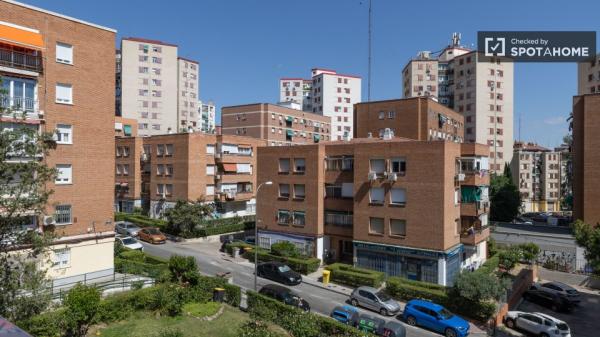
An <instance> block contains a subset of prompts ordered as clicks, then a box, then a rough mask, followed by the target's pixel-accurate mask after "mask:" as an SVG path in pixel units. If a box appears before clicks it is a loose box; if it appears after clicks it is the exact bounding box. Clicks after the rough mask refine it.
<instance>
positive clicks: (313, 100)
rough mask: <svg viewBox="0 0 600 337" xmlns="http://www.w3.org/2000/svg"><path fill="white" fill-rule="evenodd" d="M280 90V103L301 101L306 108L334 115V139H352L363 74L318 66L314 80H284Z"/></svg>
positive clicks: (309, 110)
mask: <svg viewBox="0 0 600 337" xmlns="http://www.w3.org/2000/svg"><path fill="white" fill-rule="evenodd" d="M279 90H280V91H279V101H280V102H282V103H284V104H285V103H286V102H294V103H298V104H301V105H302V110H303V111H308V112H313V113H316V114H319V115H323V116H328V117H331V139H332V140H341V139H343V138H344V137H348V139H351V138H352V135H353V131H354V130H352V128H353V124H354V113H353V109H354V104H355V103H360V102H361V78H360V77H358V76H353V75H344V74H338V73H337V72H336V71H335V70H330V69H321V68H314V69H312V71H311V79H310V80H308V79H302V78H282V79H280V80H279ZM290 107H293V105H290Z"/></svg>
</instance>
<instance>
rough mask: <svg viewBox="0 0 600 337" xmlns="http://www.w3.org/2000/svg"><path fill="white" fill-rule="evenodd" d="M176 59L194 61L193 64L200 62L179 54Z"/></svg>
mask: <svg viewBox="0 0 600 337" xmlns="http://www.w3.org/2000/svg"><path fill="white" fill-rule="evenodd" d="M177 59H179V60H184V61H188V62H191V63H195V64H200V63H198V61H196V60H192V59H189V58H185V57H181V56H179V57H177Z"/></svg>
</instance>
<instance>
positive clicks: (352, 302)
mask: <svg viewBox="0 0 600 337" xmlns="http://www.w3.org/2000/svg"><path fill="white" fill-rule="evenodd" d="M350 304H352V306H353V307H358V301H357V300H356V298H353V299H351V300H350Z"/></svg>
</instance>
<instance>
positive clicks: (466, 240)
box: [460, 226, 490, 246]
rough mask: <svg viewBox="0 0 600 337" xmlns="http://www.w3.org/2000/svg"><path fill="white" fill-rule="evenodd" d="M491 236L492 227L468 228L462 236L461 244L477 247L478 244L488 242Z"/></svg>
mask: <svg viewBox="0 0 600 337" xmlns="http://www.w3.org/2000/svg"><path fill="white" fill-rule="evenodd" d="M489 236H490V227H488V226H485V227H482V228H468V229H466V230H465V231H464V232H463V233H461V234H460V242H461V243H462V244H465V245H469V246H475V245H476V244H478V243H480V242H482V241H485V240H487V238H488V237H489Z"/></svg>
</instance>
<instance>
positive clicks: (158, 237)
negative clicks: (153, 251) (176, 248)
mask: <svg viewBox="0 0 600 337" xmlns="http://www.w3.org/2000/svg"><path fill="white" fill-rule="evenodd" d="M138 238H139V239H140V240H142V241H146V242H149V243H153V244H157V243H165V242H167V237H166V236H165V235H164V234H163V233H161V232H160V230H159V229H158V228H156V227H146V228H142V230H140V231H139V232H138Z"/></svg>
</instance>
